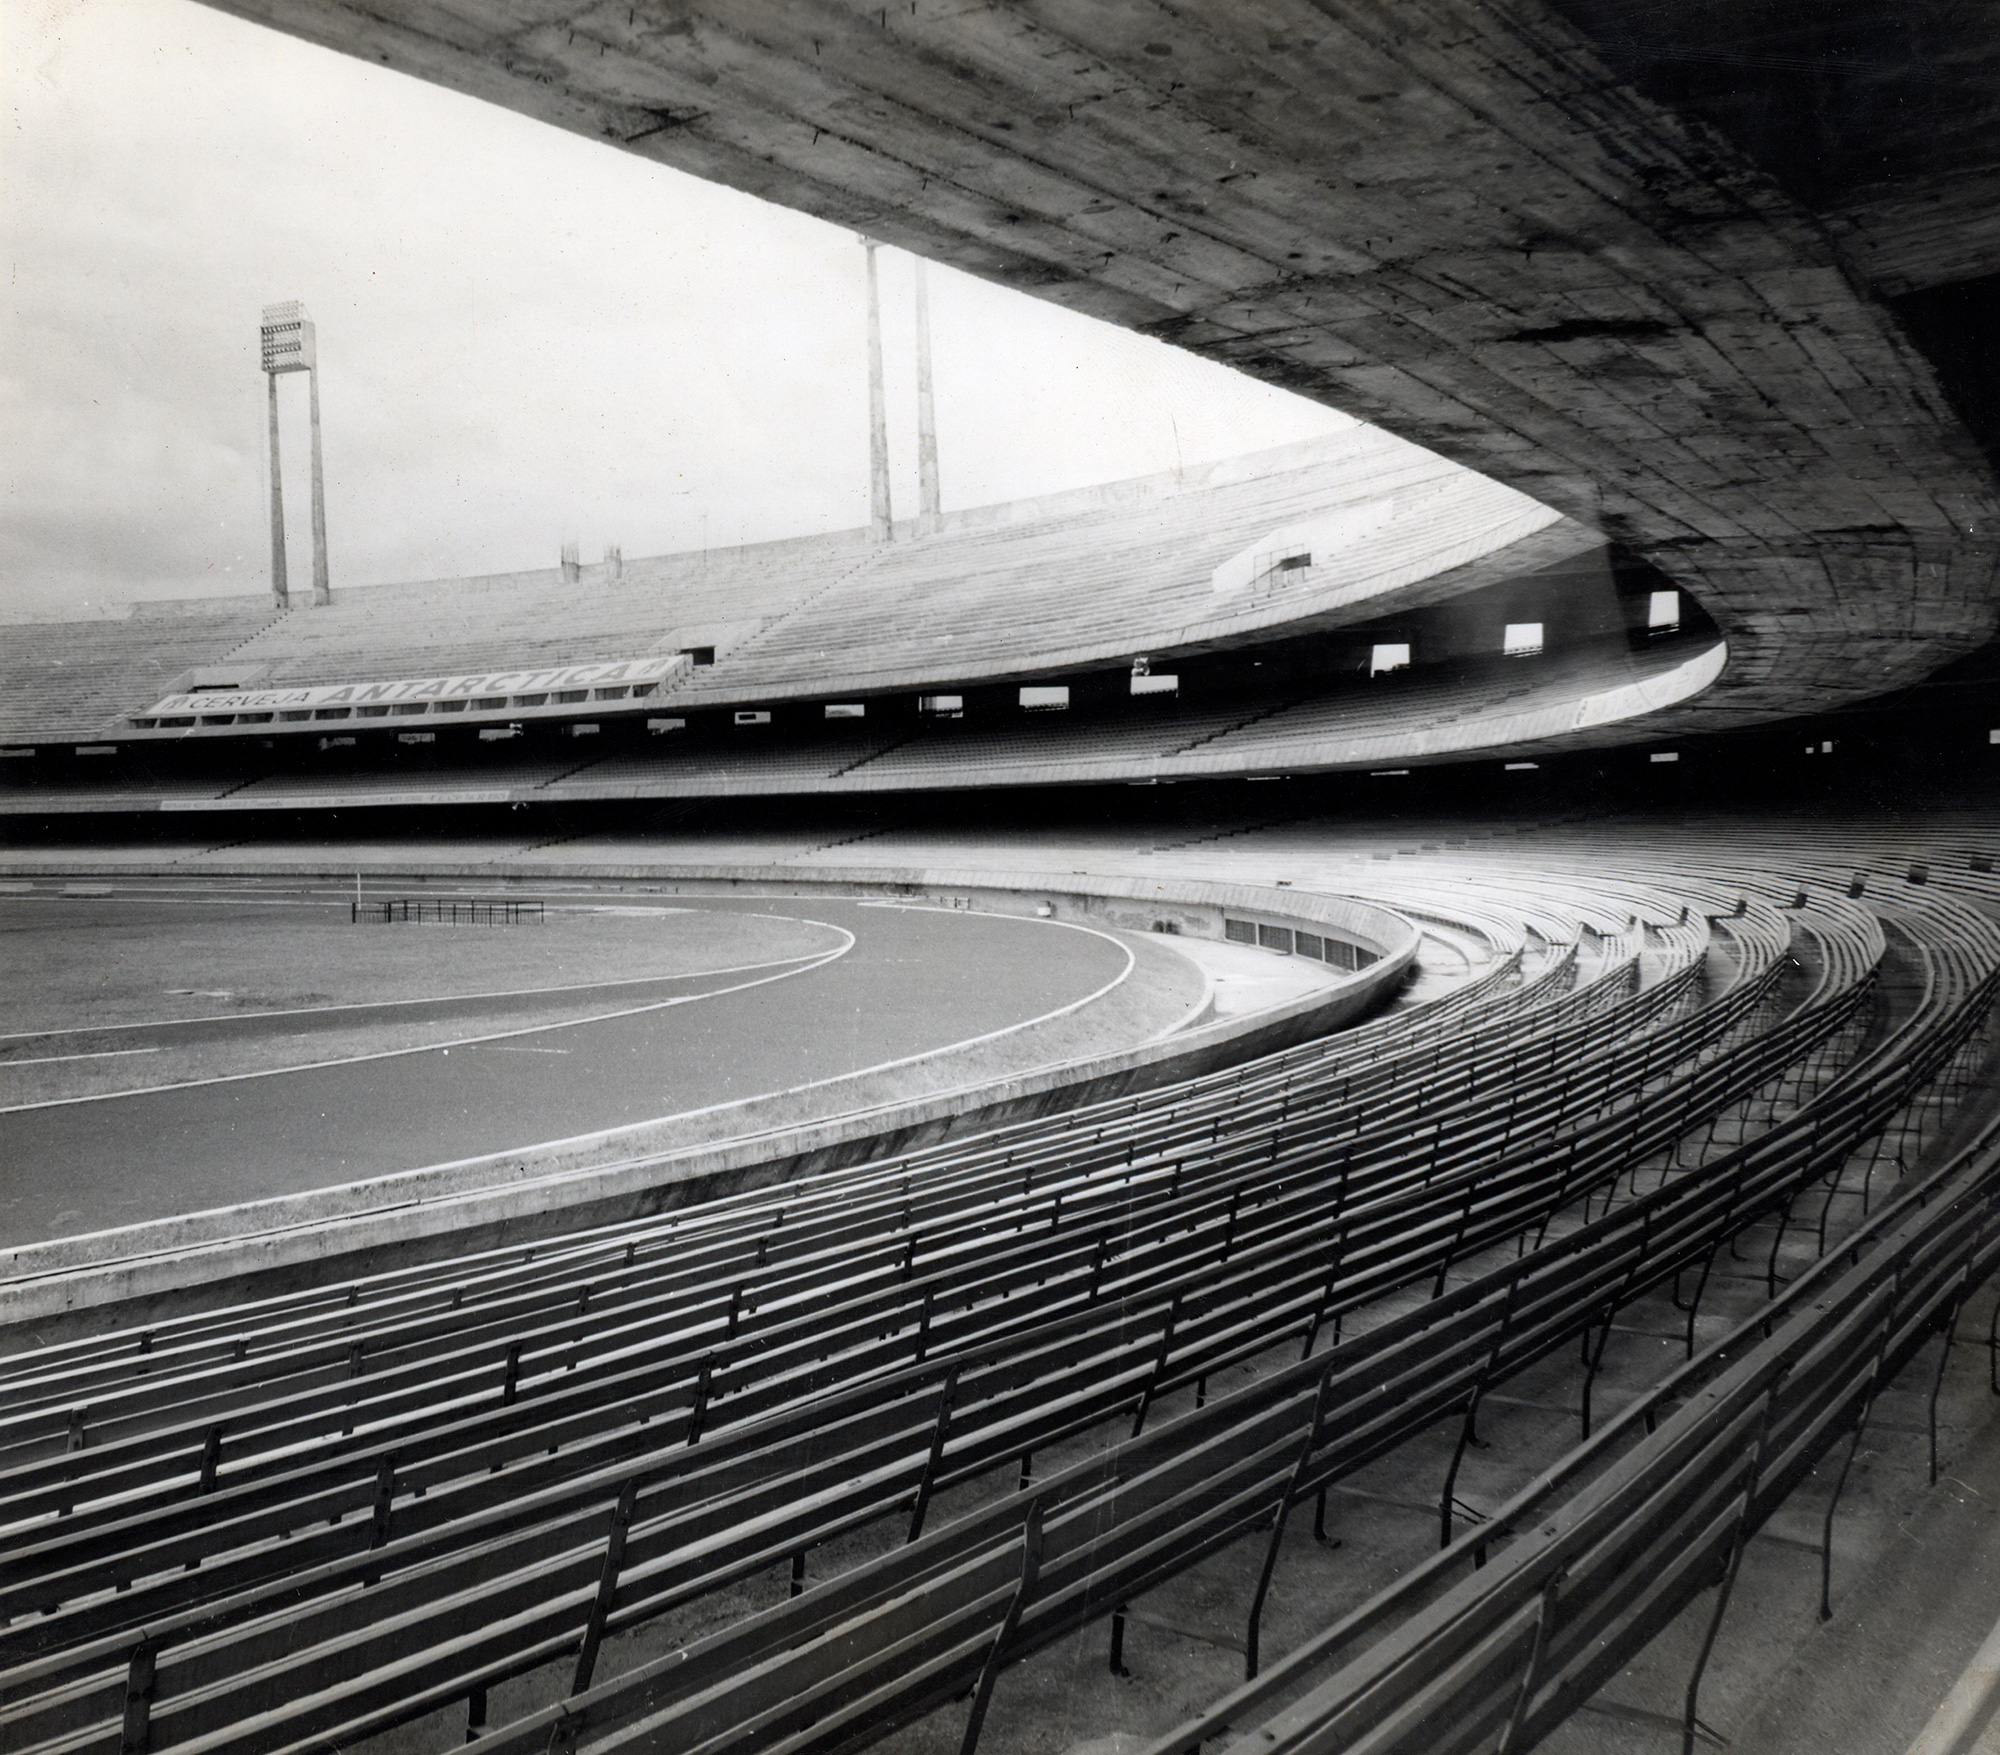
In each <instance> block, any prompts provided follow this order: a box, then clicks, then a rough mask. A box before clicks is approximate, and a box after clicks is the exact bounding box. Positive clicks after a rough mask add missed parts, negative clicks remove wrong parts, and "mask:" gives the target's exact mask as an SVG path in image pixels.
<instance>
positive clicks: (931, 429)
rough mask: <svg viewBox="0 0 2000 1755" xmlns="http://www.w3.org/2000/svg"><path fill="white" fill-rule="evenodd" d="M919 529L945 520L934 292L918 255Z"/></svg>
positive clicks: (926, 530) (927, 529)
mask: <svg viewBox="0 0 2000 1755" xmlns="http://www.w3.org/2000/svg"><path fill="white" fill-rule="evenodd" d="M917 510H918V516H917V530H918V533H919V534H920V535H923V536H929V535H930V534H931V533H932V532H933V531H935V530H936V529H937V528H938V526H939V525H940V524H941V523H943V522H944V506H943V503H942V502H941V501H940V500H939V498H938V465H937V405H936V403H935V402H934V401H933V399H932V396H931V295H930V288H929V287H928V286H927V285H926V284H925V281H924V259H923V258H922V257H921V256H919V257H918V258H917Z"/></svg>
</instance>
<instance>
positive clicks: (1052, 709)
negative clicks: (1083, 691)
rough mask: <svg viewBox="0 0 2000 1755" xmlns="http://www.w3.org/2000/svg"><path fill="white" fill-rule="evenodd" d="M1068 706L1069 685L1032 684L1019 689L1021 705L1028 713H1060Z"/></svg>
mask: <svg viewBox="0 0 2000 1755" xmlns="http://www.w3.org/2000/svg"><path fill="white" fill-rule="evenodd" d="M1068 706H1069V685H1068V684H1067V683H1054V684H1047V685H1033V686H1030V687H1028V688H1024V689H1023V690H1022V691H1021V707H1022V710H1023V711H1024V712H1028V713H1060V712H1062V711H1064V710H1065V709H1067V708H1068Z"/></svg>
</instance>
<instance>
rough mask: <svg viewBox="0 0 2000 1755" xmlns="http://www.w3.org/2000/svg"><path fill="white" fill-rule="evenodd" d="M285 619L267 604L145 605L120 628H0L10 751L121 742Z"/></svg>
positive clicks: (3, 723) (3, 721) (0, 703)
mask: <svg viewBox="0 0 2000 1755" xmlns="http://www.w3.org/2000/svg"><path fill="white" fill-rule="evenodd" d="M277 619H278V616H277V612H276V611H274V610H273V609H272V607H271V605H270V604H269V603H267V602H266V601H264V600H263V599H262V598H239V599H237V600H236V601H234V602H214V601H210V602H204V603H199V604H192V605H189V606H187V607H185V608H183V607H182V606H180V605H178V604H141V605H139V606H138V607H137V608H135V609H134V610H133V611H132V613H131V614H130V615H129V616H127V617H124V618H122V619H120V620H117V621H84V622H20V623H11V624H9V625H7V626H5V627H0V654H4V657H0V665H3V666H4V677H5V682H6V686H5V688H4V689H0V743H33V742H42V743H60V742H66V741H79V740H81V741H88V740H89V739H91V738H96V737H103V736H106V735H107V734H110V735H115V734H116V732H117V731H118V730H119V729H120V728H121V724H122V719H123V716H124V715H125V714H127V713H130V712H131V711H133V709H134V708H135V707H139V706H149V705H151V703H152V702H154V701H156V700H158V699H159V698H160V696H161V695H163V694H165V693H166V692H167V691H168V690H169V689H170V688H172V686H173V685H174V683H175V682H176V681H177V680H178V679H179V677H180V676H181V674H182V673H183V672H185V671H187V670H189V669H191V668H192V667H194V666H196V665H202V664H217V663H220V662H221V661H222V660H223V659H225V658H227V657H228V656H229V655H230V654H231V653H232V652H233V651H234V650H235V649H236V648H237V647H239V646H241V645H242V644H243V643H244V641H246V640H249V639H251V638H252V637H253V636H254V635H256V634H257V633H258V632H259V630H261V629H264V628H267V627H269V626H270V625H271V624H272V623H273V622H274V621H276V620H277Z"/></svg>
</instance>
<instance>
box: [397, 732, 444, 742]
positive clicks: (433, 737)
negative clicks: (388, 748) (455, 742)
mask: <svg viewBox="0 0 2000 1755" xmlns="http://www.w3.org/2000/svg"><path fill="white" fill-rule="evenodd" d="M437 737H438V734H437V733H436V732H435V731H399V732H397V733H396V741H397V742H398V743H436V742H437Z"/></svg>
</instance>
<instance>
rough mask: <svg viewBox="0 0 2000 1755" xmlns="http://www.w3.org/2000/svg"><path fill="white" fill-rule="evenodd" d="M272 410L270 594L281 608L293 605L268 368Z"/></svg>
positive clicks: (274, 390)
mask: <svg viewBox="0 0 2000 1755" xmlns="http://www.w3.org/2000/svg"><path fill="white" fill-rule="evenodd" d="M264 383H265V386H266V388H267V389H268V390H269V392H270V397H269V402H270V411H271V596H272V598H273V600H274V601H275V602H276V603H277V606H278V607H279V608H280V609H290V608H291V607H292V593H291V586H290V584H289V582H288V581H287V579H286V577H285V478H284V475H283V473H282V472H281V471H280V470H279V468H278V374H277V373H276V372H266V373H265V374H264Z"/></svg>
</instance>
